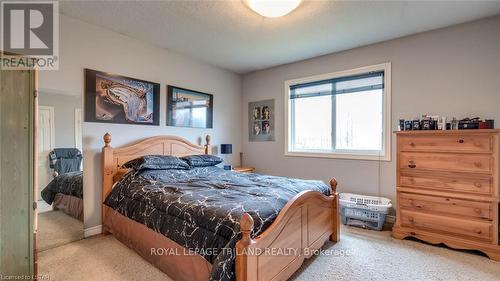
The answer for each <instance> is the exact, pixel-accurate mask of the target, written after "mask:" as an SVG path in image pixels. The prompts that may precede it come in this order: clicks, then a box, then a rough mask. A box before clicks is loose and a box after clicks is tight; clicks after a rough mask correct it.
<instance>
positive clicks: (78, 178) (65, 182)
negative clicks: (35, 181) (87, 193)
mask: <svg viewBox="0 0 500 281" xmlns="http://www.w3.org/2000/svg"><path fill="white" fill-rule="evenodd" d="M57 193H62V194H66V195H72V196H75V197H78V198H83V172H82V171H78V172H69V173H65V174H61V175H58V176H57V177H55V178H54V179H53V180H52V181H51V182H50V183H49V184H48V185H47V186H46V187H45V188H44V189H43V190H42V198H43V200H44V201H45V202H47V204H52V201H54V197H55V196H56V194H57Z"/></svg>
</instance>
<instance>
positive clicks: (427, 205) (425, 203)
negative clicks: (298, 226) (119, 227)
mask: <svg viewBox="0 0 500 281" xmlns="http://www.w3.org/2000/svg"><path fill="white" fill-rule="evenodd" d="M398 202H399V205H400V206H401V208H405V209H409V210H414V211H425V212H429V213H433V214H434V213H436V214H438V213H441V214H443V215H454V216H459V217H470V218H475V219H484V220H491V219H492V218H493V206H492V205H491V203H487V202H476V201H470V200H461V199H455V198H449V197H438V196H427V195H420V194H412V193H404V192H401V193H399V197H398Z"/></svg>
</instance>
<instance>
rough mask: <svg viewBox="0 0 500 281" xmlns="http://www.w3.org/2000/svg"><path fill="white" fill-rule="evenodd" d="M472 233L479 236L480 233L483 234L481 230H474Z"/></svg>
mask: <svg viewBox="0 0 500 281" xmlns="http://www.w3.org/2000/svg"><path fill="white" fill-rule="evenodd" d="M474 232H475V233H477V234H481V233H483V232H482V231H481V229H475V230H474Z"/></svg>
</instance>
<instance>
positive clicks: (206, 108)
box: [167, 85, 214, 128]
mask: <svg viewBox="0 0 500 281" xmlns="http://www.w3.org/2000/svg"><path fill="white" fill-rule="evenodd" d="M213 103H214V96H213V95H211V94H206V93H202V92H198V91H193V90H188V89H184V88H179V87H175V86H170V85H168V86H167V126H175V127H191V128H212V127H213V117H212V115H213Z"/></svg>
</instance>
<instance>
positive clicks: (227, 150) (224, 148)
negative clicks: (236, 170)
mask: <svg viewBox="0 0 500 281" xmlns="http://www.w3.org/2000/svg"><path fill="white" fill-rule="evenodd" d="M220 154H222V155H223V159H224V162H225V163H224V170H229V171H230V170H231V169H232V167H231V164H229V163H227V159H226V157H224V155H226V154H233V145H232V144H227V143H224V144H221V145H220Z"/></svg>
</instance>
